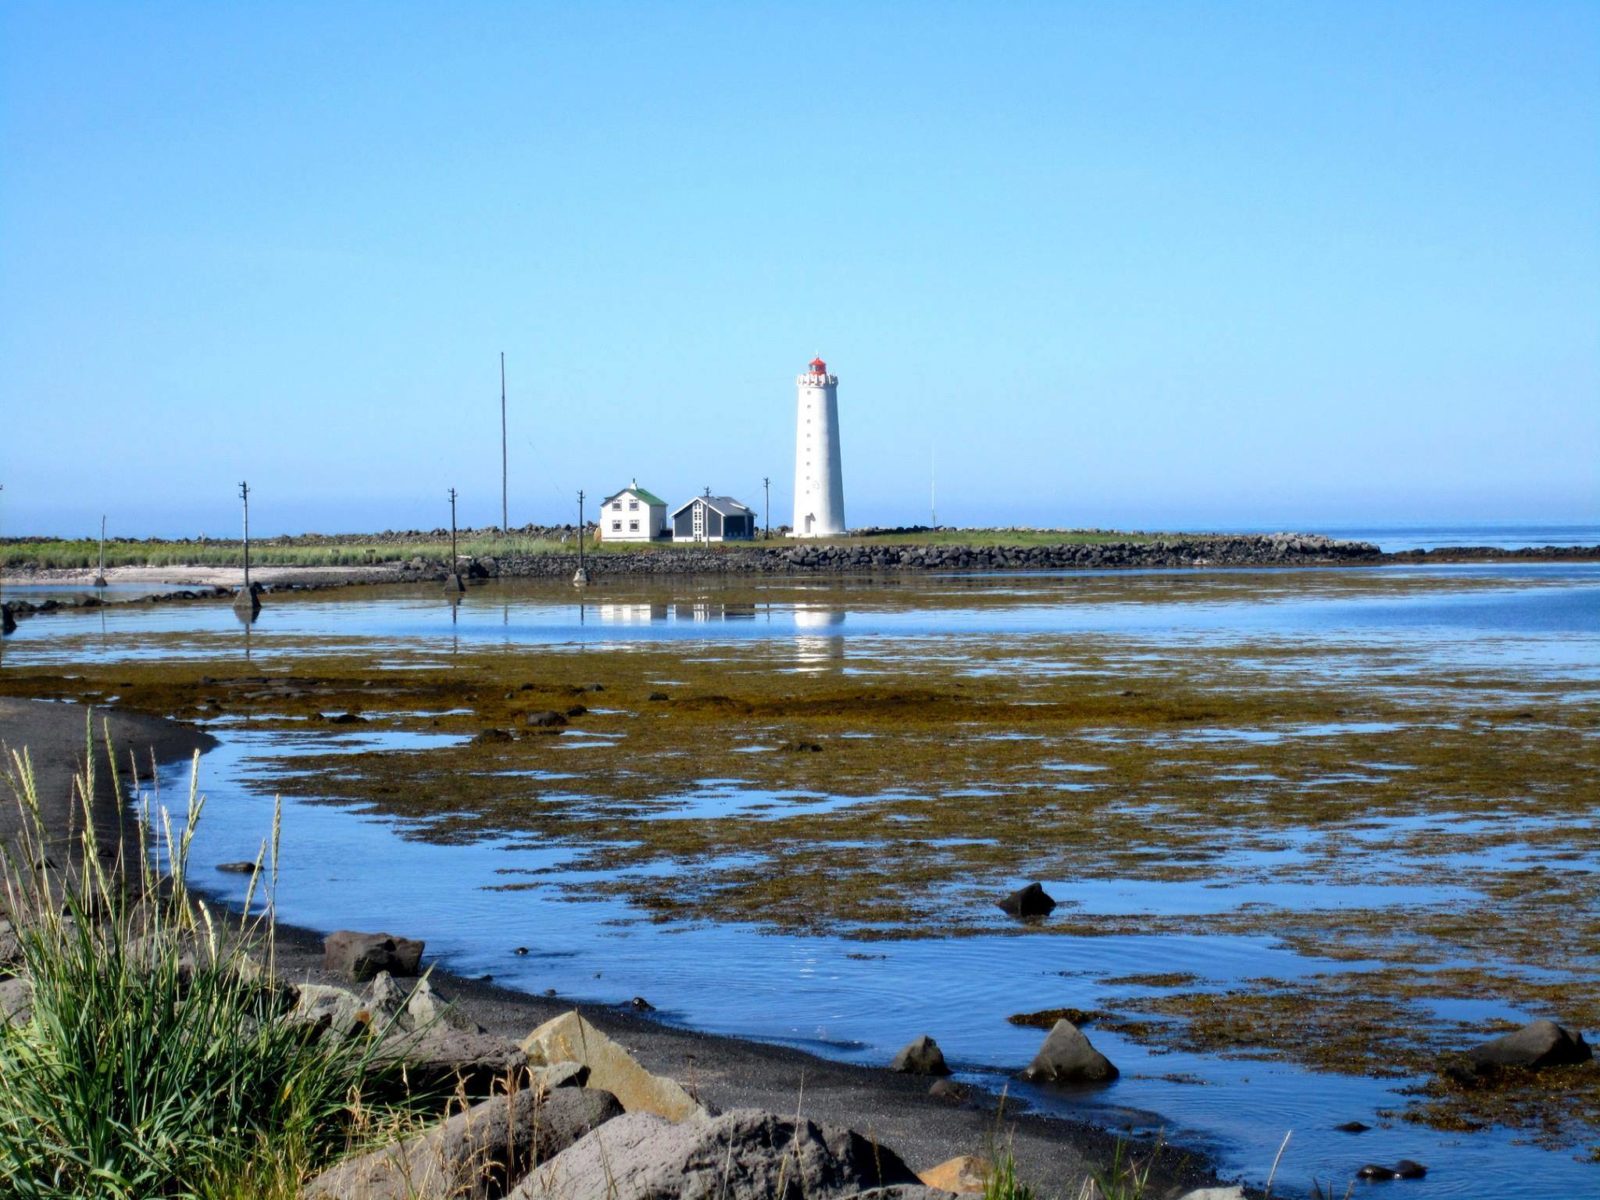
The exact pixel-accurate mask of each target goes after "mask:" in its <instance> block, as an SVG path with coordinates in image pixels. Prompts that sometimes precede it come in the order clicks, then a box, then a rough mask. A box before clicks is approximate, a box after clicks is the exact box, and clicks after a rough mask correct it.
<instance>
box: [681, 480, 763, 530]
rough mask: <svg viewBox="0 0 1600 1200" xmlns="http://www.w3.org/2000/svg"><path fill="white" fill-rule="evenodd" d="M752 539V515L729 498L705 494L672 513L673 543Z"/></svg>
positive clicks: (750, 509) (754, 521) (748, 510)
mask: <svg viewBox="0 0 1600 1200" xmlns="http://www.w3.org/2000/svg"><path fill="white" fill-rule="evenodd" d="M755 535H756V514H755V511H754V510H753V509H752V508H750V506H749V505H746V504H740V503H739V502H738V501H737V500H735V499H734V498H733V497H732V496H713V495H711V494H710V493H709V492H707V493H706V495H704V496H696V497H695V498H694V499H693V500H691V501H689V503H687V504H685V505H683V506H682V507H680V508H677V509H675V510H674V511H673V513H672V538H673V540H674V541H678V542H733V541H748V540H749V539H750V538H753V537H755Z"/></svg>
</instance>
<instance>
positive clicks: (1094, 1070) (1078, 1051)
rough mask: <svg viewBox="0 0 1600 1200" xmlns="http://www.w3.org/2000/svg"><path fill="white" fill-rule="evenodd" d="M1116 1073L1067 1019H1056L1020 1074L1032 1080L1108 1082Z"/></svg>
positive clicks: (1107, 1059)
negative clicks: (1053, 1026) (1037, 1050)
mask: <svg viewBox="0 0 1600 1200" xmlns="http://www.w3.org/2000/svg"><path fill="white" fill-rule="evenodd" d="M1118 1074H1119V1072H1118V1071H1117V1068H1116V1067H1114V1066H1112V1064H1111V1060H1110V1059H1109V1058H1107V1057H1106V1056H1105V1055H1104V1054H1101V1053H1100V1051H1098V1050H1096V1049H1095V1048H1094V1047H1093V1046H1091V1045H1090V1044H1089V1039H1088V1038H1087V1037H1085V1036H1084V1034H1083V1031H1082V1030H1081V1029H1079V1028H1078V1027H1077V1026H1076V1025H1074V1024H1073V1023H1072V1022H1071V1021H1057V1022H1056V1024H1055V1028H1054V1029H1052V1030H1051V1031H1050V1032H1049V1034H1047V1035H1046V1036H1045V1039H1044V1045H1042V1046H1040V1047H1039V1053H1037V1054H1035V1055H1034V1056H1033V1061H1032V1062H1031V1063H1029V1064H1028V1067H1027V1070H1025V1071H1023V1072H1022V1077H1023V1078H1024V1079H1027V1080H1029V1081H1031V1082H1034V1083H1110V1082H1111V1081H1112V1080H1113V1079H1115V1078H1116V1077H1117V1075H1118Z"/></svg>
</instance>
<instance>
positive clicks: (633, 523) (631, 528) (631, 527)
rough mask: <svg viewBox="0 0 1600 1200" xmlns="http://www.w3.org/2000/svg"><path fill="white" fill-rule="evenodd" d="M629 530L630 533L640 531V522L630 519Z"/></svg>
mask: <svg viewBox="0 0 1600 1200" xmlns="http://www.w3.org/2000/svg"><path fill="white" fill-rule="evenodd" d="M628 532H629V533H638V532H639V522H637V521H629V522H628Z"/></svg>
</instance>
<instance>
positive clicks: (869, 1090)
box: [0, 699, 1215, 1198]
mask: <svg viewBox="0 0 1600 1200" xmlns="http://www.w3.org/2000/svg"><path fill="white" fill-rule="evenodd" d="M87 715H88V710H86V709H85V708H83V707H82V706H79V705H72V704H57V703H50V702H43V701H28V700H6V699H0V742H3V743H4V744H5V746H6V747H7V749H8V754H7V759H8V761H9V757H10V756H9V751H10V750H20V749H22V748H23V747H26V748H27V749H28V751H29V753H30V755H31V757H32V760H33V769H34V775H35V779H36V781H37V785H38V790H39V795H40V800H41V808H42V811H43V813H44V816H45V819H46V821H47V822H48V823H49V826H50V829H51V832H52V836H53V837H54V838H56V839H64V838H66V837H67V836H69V835H70V833H71V832H72V831H73V830H75V829H76V828H77V827H78V821H77V819H76V813H77V811H78V810H77V805H76V803H75V801H74V800H73V786H72V777H73V774H74V773H75V772H77V771H79V770H81V768H82V763H83V759H84V747H85V720H86V717H87ZM103 718H105V719H109V720H110V723H111V735H112V738H113V741H114V744H115V745H116V747H117V750H118V755H119V758H120V759H121V761H122V763H123V764H124V773H125V774H126V769H127V764H128V763H129V761H130V760H129V758H128V755H129V753H130V752H131V753H132V754H133V755H135V756H136V757H137V759H138V761H139V762H140V763H141V764H142V770H141V773H142V774H145V775H148V773H149V771H148V764H149V762H150V759H151V756H152V755H154V756H155V759H156V761H158V762H171V761H175V760H179V759H183V758H186V757H188V756H189V755H191V754H193V753H194V751H195V750H196V749H201V750H203V749H206V748H208V747H209V746H211V745H214V744H215V743H214V741H213V739H211V738H210V737H209V736H208V735H206V734H204V733H202V732H200V731H198V730H195V729H193V728H190V727H189V726H186V725H183V724H181V723H178V722H174V721H167V720H163V719H161V718H156V717H146V716H138V715H135V714H128V713H117V712H114V711H111V710H96V712H95V726H96V731H97V741H98V740H100V738H101V734H100V729H101V722H102V719H103ZM98 753H99V754H100V755H101V758H100V760H99V766H98V767H97V769H98V770H99V771H100V775H101V779H100V781H99V782H100V784H101V785H102V786H99V787H97V794H98V803H97V806H96V813H95V816H96V823H97V827H98V828H99V829H100V831H101V832H103V833H105V834H107V835H108V836H109V838H110V839H111V840H112V841H113V842H114V839H115V835H116V832H117V830H118V827H119V822H120V814H118V813H116V812H115V811H114V806H113V805H111V804H110V803H109V802H108V798H109V797H110V795H111V792H110V786H109V780H108V778H107V777H106V776H107V772H106V771H105V770H104V769H103V768H104V767H105V758H104V753H105V752H104V749H103V747H101V748H100V749H99V750H98ZM4 790H6V791H9V789H4ZM0 798H3V799H4V800H5V803H4V804H3V805H0V838H12V837H14V836H15V834H16V831H17V824H18V815H17V812H16V808H15V805H14V804H12V803H11V802H10V799H11V798H10V797H9V796H5V797H0ZM190 883H191V887H192V888H193V889H194V890H196V891H200V892H203V891H204V883H205V881H204V880H203V879H192V880H191V881H190ZM387 932H391V933H396V934H404V933H405V932H406V929H405V919H404V916H403V915H402V914H396V918H395V920H394V922H393V923H392V926H391V928H390V929H389V930H388V931H387ZM276 953H277V967H278V970H279V971H280V972H281V973H282V974H283V975H285V976H286V977H288V978H290V979H294V980H311V981H314V982H324V983H336V982H341V981H339V980H336V979H334V978H333V977H332V976H329V975H327V974H326V973H324V972H323V971H322V969H321V961H322V942H321V934H320V933H319V932H317V931H312V930H305V929H297V928H292V927H287V926H282V925H280V926H279V927H278V930H277V948H276ZM424 962H425V964H426V959H425V960H424ZM433 981H434V983H435V984H436V985H437V987H438V988H439V990H440V991H441V992H442V993H443V994H444V995H446V996H448V997H451V998H454V999H455V1000H457V1001H458V1002H459V1005H460V1007H461V1009H462V1010H463V1011H464V1012H465V1013H466V1014H468V1015H470V1016H471V1017H472V1019H474V1020H476V1021H477V1022H478V1023H479V1024H481V1025H483V1026H485V1027H486V1028H487V1029H489V1030H490V1031H491V1032H495V1033H501V1034H505V1035H507V1036H511V1037H517V1038H520V1037H522V1036H523V1035H525V1034H526V1033H527V1032H529V1031H530V1030H532V1029H533V1028H535V1027H536V1026H537V1025H539V1024H541V1023H542V1022H544V1021H546V1020H548V1019H550V1018H551V1017H554V1016H557V1015H559V1014H560V1013H563V1012H569V1011H571V1010H572V1009H574V1008H577V1009H578V1010H579V1011H580V1012H582V1013H583V1015H584V1016H585V1017H587V1018H588V1019H589V1020H590V1021H592V1022H593V1023H594V1024H595V1025H596V1026H598V1027H599V1028H601V1029H603V1030H604V1031H605V1032H606V1033H608V1034H610V1035H611V1036H612V1037H614V1038H616V1039H617V1040H618V1041H619V1042H621V1043H622V1044H623V1045H625V1046H626V1047H627V1048H628V1049H629V1050H630V1051H632V1052H633V1053H634V1054H635V1055H636V1056H637V1057H638V1058H639V1060H640V1061H641V1062H642V1063H643V1064H644V1065H645V1066H646V1067H648V1068H649V1069H651V1070H652V1071H656V1072H659V1073H661V1074H665V1075H670V1076H672V1077H673V1078H675V1079H678V1080H680V1081H682V1082H683V1083H684V1084H686V1085H688V1086H690V1087H691V1088H693V1089H694V1090H695V1091H696V1092H697V1093H698V1094H699V1095H700V1097H701V1098H702V1099H703V1100H705V1101H707V1102H708V1103H710V1104H711V1105H714V1106H715V1107H717V1108H721V1109H729V1108H739V1107H757V1108H763V1109H768V1110H771V1111H775V1112H784V1113H792V1112H796V1111H799V1112H801V1113H802V1114H804V1115H805V1116H807V1117H810V1118H812V1119H813V1120H818V1121H826V1122H832V1123H837V1124H841V1125H847V1126H849V1127H851V1128H853V1129H856V1130H859V1131H861V1132H862V1133H865V1134H868V1135H870V1136H872V1137H873V1138H875V1139H877V1140H878V1141H880V1142H881V1143H883V1144H884V1145H887V1146H889V1147H891V1148H893V1149H894V1150H895V1151H896V1152H898V1153H899V1154H900V1155H901V1157H903V1158H904V1159H905V1160H906V1161H907V1162H908V1163H910V1164H911V1166H912V1167H913V1168H914V1169H917V1170H925V1169H927V1168H928V1167H931V1166H934V1165H936V1164H938V1163H941V1162H943V1161H945V1160H946V1159H949V1158H952V1157H954V1156H956V1155H958V1154H968V1153H979V1154H981V1153H984V1152H985V1151H986V1150H988V1149H990V1148H991V1147H992V1146H993V1145H994V1143H995V1141H996V1137H997V1135H998V1137H999V1138H1000V1139H1001V1140H1002V1141H1004V1142H1006V1143H1009V1144H1010V1145H1011V1147H1012V1149H1013V1152H1014V1153H1015V1155H1016V1159H1017V1168H1018V1175H1019V1177H1020V1178H1021V1179H1023V1180H1024V1181H1025V1182H1028V1183H1030V1184H1032V1185H1033V1186H1034V1187H1035V1188H1036V1189H1037V1190H1038V1192H1039V1194H1040V1195H1041V1196H1043V1197H1068V1198H1071V1197H1076V1196H1077V1195H1078V1191H1079V1187H1080V1183H1081V1180H1082V1179H1083V1178H1084V1176H1085V1173H1086V1171H1087V1170H1088V1167H1089V1164H1105V1163H1107V1162H1109V1161H1110V1160H1111V1158H1112V1155H1113V1152H1114V1146H1115V1138H1114V1137H1113V1136H1112V1135H1111V1134H1109V1133H1107V1132H1105V1131H1104V1130H1102V1129H1099V1128H1096V1127H1094V1126H1090V1125H1087V1124H1083V1123H1078V1122H1072V1121H1066V1120H1061V1119H1058V1118H1052V1117H1042V1116H1037V1115H1032V1114H1028V1113H1025V1112H1019V1111H1018V1107H1017V1105H1016V1104H1015V1103H1014V1102H1009V1103H1008V1104H1007V1105H1006V1111H1005V1112H1004V1114H1003V1115H1000V1114H998V1113H997V1105H998V1102H999V1097H998V1096H996V1095H993V1094H990V1093H983V1092H974V1093H973V1096H972V1098H971V1100H969V1101H968V1102H967V1103H964V1104H953V1103H950V1102H948V1101H945V1100H941V1099H937V1098H935V1097H932V1096H930V1095H929V1094H928V1087H929V1083H930V1081H929V1080H928V1079H925V1078H918V1077H913V1076H903V1075H898V1074H895V1073H893V1072H890V1071H888V1070H879V1069H874V1068H870V1067H860V1066H852V1065H847V1064H841V1063H834V1062H829V1061H827V1060H825V1059H820V1058H817V1057H814V1056H812V1055H810V1054H806V1053H804V1052H802V1051H799V1050H793V1049H788V1048H785V1047H781V1046H769V1045H764V1044H761V1043H757V1042H745V1041H740V1040H738V1039H735V1038H728V1037H718V1036H713V1035H709V1034H701V1033H695V1032H692V1031H689V1030H685V1029H679V1028H673V1027H671V1026H667V1025H663V1024H659V1023H656V1022H654V1021H651V1020H650V1019H648V1018H647V1017H644V1016H640V1015H636V1014H634V1013H632V1012H623V1011H617V1010H615V1009H610V1008H601V1007H595V1006H592V1005H585V1004H574V1003H573V1002H571V1001H567V1000H562V999H560V998H559V997H542V996H530V995H527V994H525V993H522V992H516V991H511V990H509V989H506V988H500V987H496V986H494V985H493V984H492V983H487V982H484V981H481V980H468V979H462V978H459V977H456V976H453V975H451V974H450V973H449V972H446V971H444V970H441V969H438V968H435V969H434V972H433ZM714 983H715V981H712V980H708V981H707V986H713V985H714ZM923 1032H928V1031H925V1030H921V1029H907V1030H906V1031H905V1036H906V1040H907V1041H910V1040H911V1039H912V1038H914V1037H916V1036H917V1035H918V1034H920V1033H923ZM1042 1036H1043V1035H1042V1034H1041V1037H1042ZM1021 1065H1022V1064H1018V1066H1019V1067H1020V1066H1021ZM1137 1119H1138V1120H1139V1121H1140V1123H1141V1124H1142V1123H1145V1121H1146V1120H1147V1114H1138V1116H1137ZM1140 1157H1143V1155H1142V1154H1141V1155H1140ZM1214 1181H1215V1175H1214V1173H1213V1172H1212V1169H1211V1167H1210V1164H1209V1163H1208V1162H1207V1161H1206V1159H1205V1157H1204V1155H1203V1154H1201V1153H1198V1152H1186V1151H1184V1150H1183V1149H1181V1148H1176V1149H1174V1148H1167V1149H1165V1150H1163V1152H1162V1154H1161V1161H1160V1162H1159V1163H1158V1166H1157V1170H1156V1171H1155V1172H1153V1174H1152V1176H1151V1185H1152V1186H1151V1188H1150V1191H1149V1193H1148V1194H1149V1195H1151V1196H1152V1197H1156V1196H1168V1195H1175V1194H1177V1193H1179V1192H1181V1191H1183V1190H1187V1189H1188V1188H1191V1187H1199V1186H1203V1185H1204V1184H1207V1183H1211V1182H1214Z"/></svg>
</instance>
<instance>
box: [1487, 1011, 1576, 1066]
mask: <svg viewBox="0 0 1600 1200" xmlns="http://www.w3.org/2000/svg"><path fill="white" fill-rule="evenodd" d="M1467 1057H1468V1058H1469V1059H1471V1060H1472V1065H1473V1066H1475V1067H1478V1068H1487V1069H1490V1070H1492V1069H1494V1068H1495V1067H1531V1068H1533V1069H1538V1068H1540V1067H1560V1066H1567V1065H1569V1064H1571V1063H1581V1062H1588V1061H1589V1060H1590V1059H1591V1058H1593V1057H1594V1051H1592V1050H1591V1049H1590V1048H1589V1043H1588V1042H1586V1041H1584V1040H1583V1035H1582V1034H1581V1033H1573V1032H1572V1031H1571V1030H1568V1029H1564V1028H1562V1027H1561V1026H1560V1025H1557V1024H1556V1023H1555V1022H1554V1021H1533V1022H1530V1023H1529V1024H1527V1025H1524V1026H1523V1027H1522V1028H1521V1029H1518V1030H1515V1031H1514V1032H1511V1033H1508V1034H1506V1035H1505V1036H1504V1037H1497V1038H1495V1039H1494V1040H1492V1041H1488V1042H1484V1043H1483V1044H1482V1045H1480V1046H1474V1047H1473V1048H1472V1049H1471V1050H1468V1051H1467Z"/></svg>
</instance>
